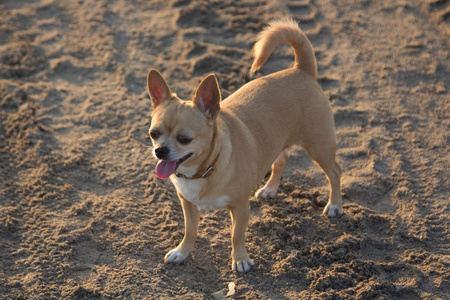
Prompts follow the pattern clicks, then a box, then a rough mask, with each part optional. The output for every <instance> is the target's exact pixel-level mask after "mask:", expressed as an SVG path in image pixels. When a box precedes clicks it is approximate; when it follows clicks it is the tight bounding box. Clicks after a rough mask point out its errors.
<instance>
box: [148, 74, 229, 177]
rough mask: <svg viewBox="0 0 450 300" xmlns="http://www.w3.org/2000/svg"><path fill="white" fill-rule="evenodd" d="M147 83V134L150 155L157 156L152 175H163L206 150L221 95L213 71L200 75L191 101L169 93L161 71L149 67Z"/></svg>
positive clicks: (193, 160)
mask: <svg viewBox="0 0 450 300" xmlns="http://www.w3.org/2000/svg"><path fill="white" fill-rule="evenodd" d="M147 87H148V92H149V94H150V97H151V99H152V107H153V112H152V121H151V125H150V129H149V134H150V137H151V139H152V142H153V155H154V156H155V157H156V158H157V159H158V160H159V162H158V164H157V166H156V175H157V176H158V177H159V178H162V179H165V178H168V177H169V176H170V175H172V174H173V173H175V171H176V170H177V169H178V167H180V166H181V165H183V167H184V168H187V167H195V164H196V163H198V162H197V161H196V158H199V157H202V156H204V155H206V154H208V153H209V149H210V147H211V142H212V140H213V137H214V124H215V122H216V118H217V116H218V114H219V112H220V101H221V95H220V91H219V86H218V84H217V80H216V77H215V76H214V75H213V74H211V75H209V76H207V77H206V78H205V79H203V81H202V82H201V83H200V85H199V86H198V88H197V91H196V92H195V95H194V98H193V99H192V101H183V100H181V99H179V98H178V97H177V96H176V94H172V93H171V91H170V89H169V86H168V85H167V83H166V81H165V80H164V78H163V77H162V76H161V74H160V73H159V72H158V71H156V70H153V69H152V70H150V71H149V73H148V76H147Z"/></svg>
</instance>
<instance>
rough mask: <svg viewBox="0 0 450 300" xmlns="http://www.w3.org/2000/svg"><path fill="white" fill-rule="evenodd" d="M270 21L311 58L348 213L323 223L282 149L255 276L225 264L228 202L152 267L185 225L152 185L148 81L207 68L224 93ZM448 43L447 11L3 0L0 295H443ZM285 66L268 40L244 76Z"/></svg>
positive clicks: (185, 89)
mask: <svg viewBox="0 0 450 300" xmlns="http://www.w3.org/2000/svg"><path fill="white" fill-rule="evenodd" d="M284 17H291V18H293V19H295V20H297V21H298V22H299V24H300V27H301V28H302V29H303V30H304V31H305V33H306V35H307V36H308V37H309V39H310V40H311V42H312V44H313V46H314V48H315V53H316V57H317V61H318V71H319V78H318V81H319V83H320V85H321V86H322V87H323V89H324V91H325V93H326V94H327V96H328V97H329V99H330V102H331V105H332V107H333V111H334V116H335V123H336V131H337V137H338V152H337V159H338V162H339V163H340V165H341V167H342V170H343V172H342V193H343V199H344V212H345V214H344V215H343V216H342V217H340V218H336V219H329V218H326V217H324V216H322V215H321V213H322V210H323V207H324V205H325V203H326V200H327V195H328V193H329V188H328V182H327V180H326V178H325V175H324V173H323V172H322V171H321V170H320V169H319V167H318V166H317V165H315V164H314V163H313V162H312V161H311V160H310V158H309V157H308V156H307V154H306V152H305V151H304V150H302V149H300V148H299V149H296V150H294V151H293V153H292V156H291V157H290V158H289V161H288V165H287V168H286V170H285V172H284V174H283V178H282V181H281V185H280V189H279V193H278V195H277V196H276V197H275V198H274V199H268V200H256V199H255V198H254V197H252V198H251V199H250V206H251V214H252V216H251V219H250V222H249V226H248V230H247V248H248V252H249V255H250V257H251V258H252V259H253V260H254V262H255V267H254V269H253V270H251V271H250V272H249V273H247V274H243V275H242V274H237V273H235V272H233V271H231V257H230V251H231V242H230V225H231V220H230V216H229V213H228V212H227V211H226V210H219V211H212V212H210V211H207V212H203V213H202V218H201V224H200V228H199V237H198V240H197V242H196V249H195V251H194V252H193V253H192V254H191V255H190V257H189V258H188V259H187V260H186V261H185V262H184V263H183V264H181V265H177V266H174V265H165V264H164V262H163V259H164V255H165V253H166V252H167V251H169V250H170V249H172V248H173V247H174V246H176V245H177V244H178V243H179V242H180V241H181V239H182V237H183V230H184V228H183V227H184V225H183V214H182V209H181V206H180V203H179V200H178V199H177V196H176V192H175V189H174V187H173V186H172V184H171V183H170V181H168V180H161V179H158V178H157V177H156V176H155V172H154V169H155V164H156V161H155V159H154V158H153V157H152V155H151V152H150V151H149V149H150V146H151V142H150V140H149V138H148V134H147V131H148V127H149V124H150V121H151V101H150V98H149V96H148V94H147V87H146V76H147V72H148V70H149V69H150V68H156V69H158V70H160V72H161V73H162V74H163V76H164V77H165V78H166V80H167V82H168V84H169V86H170V87H171V89H172V91H173V92H176V93H177V94H178V95H179V96H180V97H181V98H182V99H191V98H192V95H193V93H194V91H195V89H196V87H197V85H198V84H199V82H200V81H201V79H202V78H203V77H204V76H206V75H207V74H209V73H215V74H216V76H217V78H218V81H219V84H220V87H221V91H222V93H223V97H224V98H225V97H226V96H227V95H230V94H231V93H233V91H235V90H236V89H238V88H239V87H240V86H242V85H243V84H245V83H246V82H248V81H249V80H251V79H250V78H249V77H248V75H247V74H248V71H249V69H250V66H251V64H252V54H251V48H252V46H253V44H254V43H255V41H256V35H257V34H258V33H259V32H260V31H261V29H262V28H263V27H264V25H265V24H267V22H269V21H271V20H273V19H278V18H284ZM449 39H450V1H447V0H418V1H404V0H391V1H367V0H359V1H354V0H342V1H332V0H303V1H262V0H246V1H236V0H212V1H206V0H200V1H194V0H192V1H191V0H166V1H162V0H150V1H143V0H134V1H124V0H121V1H119V0H117V1H108V0H96V1H95V0H79V1H68V0H60V1H56V0H42V1H41V0H34V1H25V0H14V1H13V0H4V1H0V298H1V299H52V298H53V299H54V298H58V299H62V298H63V299H142V298H148V299H212V297H213V294H214V293H216V292H218V291H221V290H222V289H225V288H227V286H228V284H229V283H234V284H235V292H234V295H232V297H233V298H234V299H449V298H450V242H449V237H450V235H449V213H450V212H449V199H450V192H449V186H450V179H449V178H450V171H449V170H450V153H449V144H450V113H449V111H450V96H449V89H450V63H449V62H450V53H449V51H450V46H449V45H450V42H449ZM293 62H294V57H293V52H292V50H291V49H290V47H289V46H287V45H283V46H280V47H278V48H277V50H276V51H275V52H274V53H273V55H272V56H271V57H270V59H269V61H268V62H267V63H266V64H265V66H264V67H263V68H262V69H261V70H260V71H259V72H258V73H257V74H256V77H259V76H263V75H266V74H270V73H272V72H275V71H278V70H282V69H285V68H288V67H291V66H292V65H293ZM274 101H276V99H274ZM261 184H263V181H262V182H261ZM255 190H256V189H255ZM216 297H218V296H217V294H216Z"/></svg>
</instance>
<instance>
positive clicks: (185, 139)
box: [177, 135, 192, 145]
mask: <svg viewBox="0 0 450 300" xmlns="http://www.w3.org/2000/svg"><path fill="white" fill-rule="evenodd" d="M177 141H178V143H180V144H181V145H187V144H189V143H190V142H192V139H191V138H189V137H187V136H184V135H179V136H177Z"/></svg>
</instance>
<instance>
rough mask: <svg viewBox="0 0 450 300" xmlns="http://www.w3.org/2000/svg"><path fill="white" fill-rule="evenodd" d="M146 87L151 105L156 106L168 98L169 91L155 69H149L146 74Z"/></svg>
mask: <svg viewBox="0 0 450 300" xmlns="http://www.w3.org/2000/svg"><path fill="white" fill-rule="evenodd" d="M147 88H148V93H149V94H150V97H151V98H152V106H153V108H156V107H157V106H158V105H160V104H161V103H162V102H163V101H164V100H166V99H169V98H170V96H171V92H170V89H169V86H168V85H167V83H166V81H165V80H164V78H163V77H162V76H161V74H159V72H158V71H156V70H155V69H151V70H150V71H149V72H148V75H147Z"/></svg>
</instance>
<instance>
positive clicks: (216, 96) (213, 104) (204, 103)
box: [192, 74, 222, 119]
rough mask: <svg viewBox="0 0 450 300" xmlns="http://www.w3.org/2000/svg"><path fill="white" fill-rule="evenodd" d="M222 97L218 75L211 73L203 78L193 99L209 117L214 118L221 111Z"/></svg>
mask: <svg viewBox="0 0 450 300" xmlns="http://www.w3.org/2000/svg"><path fill="white" fill-rule="evenodd" d="M221 98H222V96H221V95H220V91H219V84H218V83H217V79H216V76H215V75H214V74H211V75H208V76H207V77H206V78H205V79H203V80H202V82H201V83H200V85H199V86H198V88H197V91H196V92H195V95H194V99H192V101H193V102H194V104H195V105H196V106H197V107H198V109H200V111H201V112H202V113H203V114H204V115H205V116H206V117H207V118H208V119H214V118H215V117H217V115H218V114H219V112H220V101H221Z"/></svg>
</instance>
